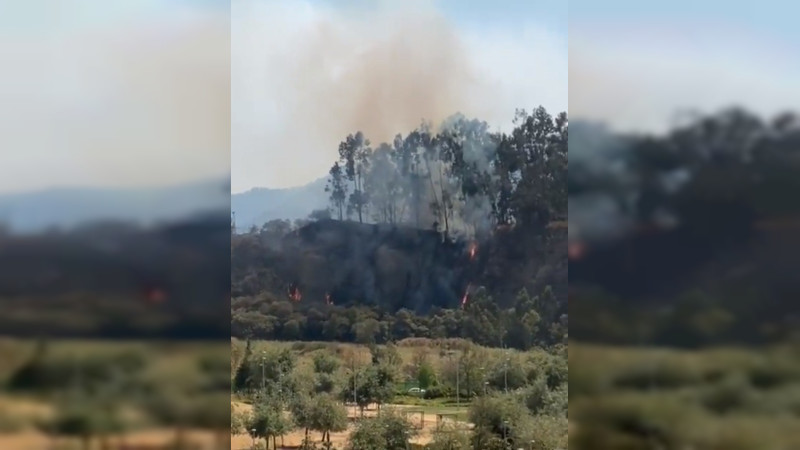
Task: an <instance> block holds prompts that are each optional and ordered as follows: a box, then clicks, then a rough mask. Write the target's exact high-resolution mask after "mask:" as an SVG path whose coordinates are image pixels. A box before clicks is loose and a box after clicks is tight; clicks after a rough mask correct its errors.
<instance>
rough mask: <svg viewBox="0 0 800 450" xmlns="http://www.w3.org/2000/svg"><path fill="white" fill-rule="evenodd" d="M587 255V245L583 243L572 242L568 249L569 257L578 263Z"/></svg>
mask: <svg viewBox="0 0 800 450" xmlns="http://www.w3.org/2000/svg"><path fill="white" fill-rule="evenodd" d="M585 254H586V245H585V244H584V243H583V242H570V243H569V246H568V247H567V257H568V258H569V259H572V260H575V261H578V260H580V259H583V257H584V255H585Z"/></svg>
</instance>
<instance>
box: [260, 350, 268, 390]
mask: <svg viewBox="0 0 800 450" xmlns="http://www.w3.org/2000/svg"><path fill="white" fill-rule="evenodd" d="M266 390H267V379H266V374H265V373H264V352H263V351H262V352H261V395H264V393H265V392H266Z"/></svg>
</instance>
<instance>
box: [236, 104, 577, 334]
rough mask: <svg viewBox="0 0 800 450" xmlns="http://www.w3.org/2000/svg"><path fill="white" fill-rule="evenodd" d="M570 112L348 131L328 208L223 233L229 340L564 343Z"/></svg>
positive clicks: (332, 179)
mask: <svg viewBox="0 0 800 450" xmlns="http://www.w3.org/2000/svg"><path fill="white" fill-rule="evenodd" d="M567 130H568V121H567V115H566V114H565V113H561V114H559V115H557V116H555V117H553V116H551V115H550V114H549V113H548V112H547V111H546V110H545V109H544V108H537V109H535V110H534V111H532V112H530V113H528V112H525V111H519V112H518V113H517V115H516V117H515V120H514V128H513V129H512V130H511V131H510V132H507V133H504V132H497V131H493V130H490V129H489V127H488V125H487V124H486V123H485V122H481V121H479V120H474V119H468V118H466V117H463V116H460V115H457V116H453V117H451V118H450V119H448V120H446V121H445V122H444V123H443V124H441V125H440V126H437V127H434V126H433V125H432V124H430V123H423V124H422V125H421V126H420V127H418V128H417V129H415V130H412V131H411V132H409V133H407V134H405V135H397V136H396V137H395V139H394V140H393V141H392V142H391V143H378V144H373V143H372V142H370V140H369V139H368V137H367V136H364V134H363V133H360V132H356V133H354V134H351V135H349V136H347V137H346V138H345V139H344V140H343V141H342V143H341V144H340V146H339V149H338V150H339V151H338V153H339V159H338V160H337V161H333V162H332V166H331V169H330V173H329V179H328V184H327V187H326V192H327V193H328V196H329V199H330V207H329V208H328V209H326V210H320V211H316V212H314V213H313V214H312V215H311V217H309V219H308V220H306V221H295V222H294V223H290V222H288V221H272V222H269V223H266V224H264V226H262V227H261V228H255V227H254V228H253V229H251V230H250V232H249V233H246V234H233V235H232V248H231V252H232V253H231V255H232V256H231V258H232V259H231V261H232V283H233V286H232V294H233V297H234V299H233V302H232V324H231V332H232V334H233V335H234V336H240V337H259V338H267V339H293V340H294V339H307V340H310V339H315V340H320V339H324V340H343V341H353V340H355V341H361V342H384V341H388V340H396V339H402V338H406V337H456V336H458V337H467V338H470V339H472V340H474V341H475V342H477V343H481V344H485V345H491V346H500V345H511V346H516V347H520V348H527V347H530V346H531V345H534V344H542V345H547V344H554V343H558V342H563V341H564V339H566V327H567V316H566V287H567V285H566V283H567V265H566V264H567V258H566V250H567V243H566V238H567V236H566V234H567V232H566V222H565V220H566V210H567V163H568V159H567V139H568V131H567Z"/></svg>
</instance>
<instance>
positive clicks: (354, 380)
mask: <svg viewBox="0 0 800 450" xmlns="http://www.w3.org/2000/svg"><path fill="white" fill-rule="evenodd" d="M357 380H358V373H357V372H356V358H355V356H354V357H353V408H354V409H353V416H355V411H357V410H358V394H357V393H356V386H357V384H356V382H357Z"/></svg>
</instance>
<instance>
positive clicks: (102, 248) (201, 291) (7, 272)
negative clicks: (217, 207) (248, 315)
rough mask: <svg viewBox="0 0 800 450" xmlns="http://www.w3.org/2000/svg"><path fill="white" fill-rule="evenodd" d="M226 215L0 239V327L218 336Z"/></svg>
mask: <svg viewBox="0 0 800 450" xmlns="http://www.w3.org/2000/svg"><path fill="white" fill-rule="evenodd" d="M226 216H227V213H225V212H221V211H219V212H216V213H210V214H207V215H205V214H204V215H201V216H198V217H191V218H184V219H183V220H181V221H174V222H168V223H164V224H161V225H159V226H155V227H150V228H145V227H141V226H138V225H136V224H131V223H128V222H103V223H93V224H86V225H84V226H83V227H79V228H76V229H74V230H70V231H57V230H54V231H51V232H48V233H39V234H29V235H16V234H2V233H0V267H2V268H3V270H2V271H0V308H2V310H3V314H2V315H1V316H2V317H0V329H2V330H3V333H4V334H6V335H11V336H25V337H39V336H59V337H64V336H70V337H78V336H80V337H111V338H117V337H125V338H132V337H160V338H162V339H163V338H165V337H172V338H183V337H186V338H190V337H191V338H211V337H225V336H226V335H227V322H226V320H227V319H225V318H224V316H223V317H221V316H220V313H221V312H224V311H225V306H224V305H225V303H226V301H227V298H228V295H229V292H230V291H229V289H230V272H229V265H228V264H229V263H228V255H227V251H228V246H229V244H228V219H227V217H226Z"/></svg>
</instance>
